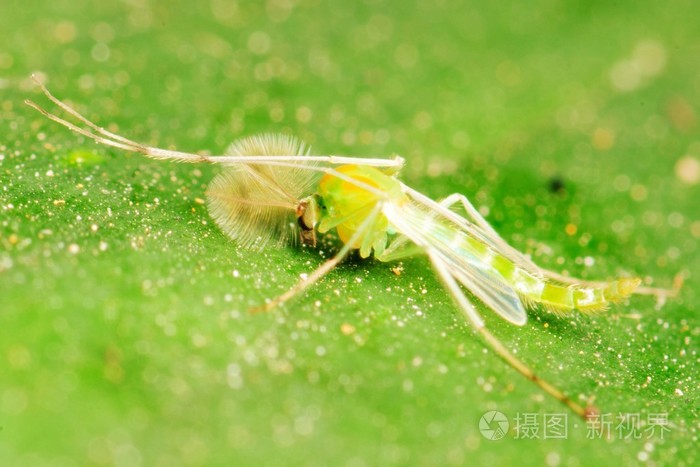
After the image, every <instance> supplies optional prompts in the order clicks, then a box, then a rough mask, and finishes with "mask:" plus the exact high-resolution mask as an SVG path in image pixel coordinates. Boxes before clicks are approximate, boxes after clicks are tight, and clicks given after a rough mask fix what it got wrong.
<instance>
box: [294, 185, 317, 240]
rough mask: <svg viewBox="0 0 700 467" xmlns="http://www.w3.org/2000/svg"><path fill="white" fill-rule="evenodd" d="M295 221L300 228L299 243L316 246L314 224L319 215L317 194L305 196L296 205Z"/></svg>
mask: <svg viewBox="0 0 700 467" xmlns="http://www.w3.org/2000/svg"><path fill="white" fill-rule="evenodd" d="M296 216H297V223H298V224H299V227H300V228H301V243H302V244H304V245H311V246H316V224H318V220H319V218H320V217H321V208H320V206H319V200H318V199H317V195H312V196H307V197H306V198H303V199H302V200H300V201H299V204H297V207H296Z"/></svg>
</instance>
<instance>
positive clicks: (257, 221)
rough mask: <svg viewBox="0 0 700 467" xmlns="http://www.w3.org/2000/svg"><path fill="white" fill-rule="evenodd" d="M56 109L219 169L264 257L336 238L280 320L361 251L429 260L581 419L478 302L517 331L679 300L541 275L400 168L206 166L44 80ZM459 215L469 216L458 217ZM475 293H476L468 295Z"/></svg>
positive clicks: (219, 217) (508, 357)
mask: <svg viewBox="0 0 700 467" xmlns="http://www.w3.org/2000/svg"><path fill="white" fill-rule="evenodd" d="M34 80H35V81H36V83H37V84H38V86H39V87H40V88H41V90H42V91H43V93H44V94H45V95H46V97H48V99H49V100H50V101H51V102H53V103H54V104H55V105H56V106H58V107H59V108H60V109H62V110H63V111H64V112H66V113H67V114H68V115H70V116H72V117H73V118H74V119H75V120H76V121H78V122H80V125H77V124H74V123H71V122H69V121H67V120H65V119H63V118H61V117H59V116H57V115H55V114H52V113H50V112H48V111H47V110H44V109H43V108H41V107H40V106H39V105H37V104H35V103H34V102H32V101H29V100H28V101H26V103H27V104H28V105H30V106H31V107H33V108H34V109H36V110H38V111H39V112H41V113H42V114H43V115H44V116H46V117H48V118H49V119H51V120H53V121H55V122H57V123H59V124H61V125H63V126H65V127H67V128H69V129H70V130H72V131H74V132H75V133H78V134H80V135H83V136H85V137H87V138H90V139H93V140H95V141H96V142H98V143H102V144H106V145H108V146H112V147H115V148H119V149H123V150H126V151H133V152H137V153H141V154H144V155H145V156H148V157H150V158H153V159H162V160H169V161H175V162H190V163H209V164H219V165H221V166H222V168H223V170H222V171H221V172H220V173H219V175H217V176H216V178H214V179H213V180H212V182H211V183H210V185H209V187H208V189H207V202H208V209H209V212H210V215H211V217H212V218H214V219H215V220H216V222H217V224H218V225H219V227H220V228H221V230H223V231H224V232H225V233H226V234H228V235H229V236H230V237H231V238H233V239H234V240H235V241H236V242H238V244H239V245H240V246H241V247H243V248H249V249H255V250H262V249H264V248H268V247H270V246H281V245H284V244H288V243H294V242H297V243H298V242H301V243H303V244H307V245H315V244H316V232H319V233H326V232H329V231H331V230H333V229H335V231H336V232H337V235H338V237H339V238H340V240H341V241H342V243H343V246H342V247H341V248H340V249H339V251H338V252H337V253H336V254H335V256H333V257H332V258H331V259H329V260H327V261H326V262H325V263H323V264H322V265H321V266H320V267H318V269H316V270H315V271H313V272H312V273H311V274H309V275H308V276H306V277H305V278H304V279H303V280H301V281H300V282H298V283H297V284H296V285H294V286H293V287H292V288H290V289H289V290H288V291H287V292H285V293H283V294H282V295H280V296H278V297H277V298H275V299H272V300H269V301H268V302H267V303H266V304H265V305H264V306H262V307H261V310H270V309H272V308H274V307H276V306H278V305H280V304H281V303H283V302H286V301H287V300H289V299H291V298H292V297H294V296H296V295H297V294H299V293H301V292H302V291H304V290H305V289H307V288H308V287H309V286H311V285H312V284H314V283H315V282H317V281H318V280H319V279H321V278H322V277H323V276H324V275H326V274H327V273H328V272H329V271H331V270H332V269H333V268H334V267H335V266H336V265H338V263H340V262H341V261H342V260H343V259H344V258H345V257H346V256H347V255H348V254H349V253H350V252H351V251H353V250H359V254H360V256H361V257H362V258H367V257H369V256H370V255H372V254H373V255H374V257H375V258H376V259H377V260H379V261H383V262H386V261H395V260H400V259H402V258H407V257H409V256H414V255H424V256H426V257H427V258H428V260H429V261H430V263H431V264H432V267H433V269H434V270H435V272H436V274H437V276H438V278H439V279H440V281H441V282H442V283H443V285H444V286H445V288H446V289H447V291H448V292H449V293H450V295H451V296H452V298H453V300H454V302H455V303H456V305H457V306H458V308H459V310H460V311H461V312H462V313H463V314H464V316H465V317H466V319H467V320H468V321H469V323H471V325H472V326H473V327H474V329H476V330H477V331H478V332H479V334H480V335H481V336H482V338H483V340H484V341H485V343H486V344H487V345H488V346H490V347H491V348H492V349H493V351H494V352H495V353H496V354H497V355H498V356H499V357H501V358H502V359H503V360H504V361H505V362H506V363H508V364H509V365H510V366H511V367H513V368H514V369H515V370H516V371H518V372H519V373H520V374H522V375H523V376H524V377H525V378H527V379H529V380H531V381H533V382H534V383H535V384H536V385H537V386H539V387H540V388H541V389H542V390H543V391H545V392H546V393H547V394H549V395H551V396H553V397H554V398H555V399H557V400H559V401H560V402H562V403H563V404H565V405H566V406H568V407H569V408H570V409H571V410H573V411H574V412H575V413H576V414H578V415H579V416H581V417H583V418H586V417H590V416H591V415H592V414H594V413H595V409H594V408H593V407H586V408H584V407H583V406H582V405H580V404H579V403H577V402H576V401H574V400H572V399H571V398H569V397H568V396H567V395H566V394H565V393H564V392H562V391H561V390H560V389H558V388H557V387H556V386H554V385H553V384H550V383H549V382H547V381H545V380H543V379H542V378H540V377H538V376H537V375H536V374H535V373H534V372H533V370H532V369H530V368H529V367H528V366H527V365H526V364H525V363H523V362H522V361H521V360H520V359H518V358H516V357H515V356H514V355H513V354H512V353H511V352H510V351H509V350H508V349H507V348H506V347H505V346H504V345H503V343H501V341H500V340H499V339H498V338H497V337H495V336H494V335H493V334H491V332H489V330H488V329H487V328H486V326H485V323H484V321H483V319H482V318H481V316H480V315H479V312H478V311H477V309H476V307H475V306H474V304H473V298H476V299H478V300H479V301H480V302H481V303H483V304H484V305H485V306H486V307H488V308H489V309H491V310H492V311H494V312H495V313H497V314H498V315H499V316H501V317H502V318H504V319H505V320H507V321H509V322H510V323H513V324H515V325H518V326H522V325H524V324H525V322H526V321H527V313H526V309H527V308H532V307H534V306H537V305H540V306H542V307H544V308H545V309H547V310H549V311H552V312H555V313H565V312H570V311H573V310H579V311H581V312H583V313H589V312H598V311H602V310H605V309H606V308H607V307H608V306H609V305H610V304H611V303H615V302H619V301H622V300H625V299H627V298H628V297H629V296H630V295H632V294H633V293H637V294H646V295H654V296H657V297H658V299H659V300H665V298H666V297H668V296H672V295H673V294H674V293H675V291H674V290H664V289H656V288H651V287H640V284H641V281H640V279H637V278H620V279H615V280H611V281H601V282H591V281H585V280H580V279H576V278H571V277H566V276H562V275H560V274H557V273H555V272H552V271H548V270H546V269H542V268H540V267H538V266H537V265H535V264H534V263H533V262H532V261H531V260H530V259H529V258H528V257H527V256H525V255H524V254H522V253H520V252H519V251H517V250H516V249H514V248H513V247H511V246H510V245H508V243H506V242H505V241H504V240H503V239H502V238H501V237H500V236H499V235H498V234H497V233H496V232H495V231H494V229H493V228H492V227H491V225H489V223H488V222H487V221H486V220H485V219H484V218H483V217H482V215H481V214H480V213H479V211H478V210H477V209H476V208H475V207H474V206H473V205H472V203H471V202H470V201H469V200H468V199H467V198H466V197H465V196H464V195H461V194H457V193H455V194H452V195H450V196H448V197H447V198H445V199H443V200H442V201H439V202H438V201H433V200H432V199H430V198H428V197H426V196H424V195H422V194H421V193H419V192H418V191H416V190H414V189H412V188H410V187H408V186H406V185H405V184H403V183H402V182H401V181H400V180H399V179H398V178H397V175H398V173H399V171H400V169H401V168H402V166H403V165H404V159H402V158H401V157H398V156H396V157H393V158H377V159H364V158H355V157H343V156H314V155H311V154H310V149H309V148H308V147H306V146H305V145H304V144H303V143H301V142H300V141H298V140H297V139H295V138H293V137H291V136H284V135H278V134H266V135H259V136H252V137H248V138H244V139H241V140H238V141H236V142H234V143H233V144H231V146H230V147H229V148H228V150H227V151H226V155H224V156H205V155H199V154H193V153H187V152H179V151H172V150H166V149H159V148H155V147H150V146H146V145H143V144H140V143H137V142H135V141H132V140H129V139H127V138H124V137H122V136H119V135H116V134H114V133H112V132H109V131H107V130H105V129H104V128H101V127H99V126H98V125H96V124H94V123H93V122H91V121H90V120H88V119H87V118H85V117H84V116H82V115H81V114H80V113H78V112H77V111H76V110H74V109H73V108H71V107H70V106H68V105H67V104H65V103H64V102H62V101H60V100H59V99H57V98H56V97H54V96H53V95H52V94H51V93H50V92H49V91H48V89H47V88H46V87H45V86H44V85H43V84H42V83H41V82H40V81H39V80H38V79H36V78H34ZM455 206H456V207H459V206H461V208H462V209H463V211H464V215H460V214H458V213H457V212H456V211H455V210H454V209H452V208H453V207H455ZM465 292H468V294H467V293H465Z"/></svg>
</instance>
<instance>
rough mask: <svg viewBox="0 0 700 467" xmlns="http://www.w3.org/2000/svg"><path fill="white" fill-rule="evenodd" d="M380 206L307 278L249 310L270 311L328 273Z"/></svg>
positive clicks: (377, 212)
mask: <svg viewBox="0 0 700 467" xmlns="http://www.w3.org/2000/svg"><path fill="white" fill-rule="evenodd" d="M381 208H382V205H381V203H380V204H377V205H376V206H375V208H374V209H373V210H372V212H371V213H370V214H369V215H368V216H367V218H366V219H365V220H364V221H363V222H362V224H360V227H359V228H358V229H357V230H356V231H355V233H354V234H353V235H352V237H350V239H349V240H348V242H347V243H346V244H345V245H343V247H342V248H341V249H340V251H338V253H336V255H335V256H334V257H333V258H331V259H329V260H328V261H326V262H325V263H323V264H322V265H321V266H320V267H319V268H318V269H316V270H315V271H314V272H312V273H311V274H309V276H308V277H307V278H305V279H304V280H302V281H301V282H298V283H297V284H296V285H295V286H293V287H292V288H291V289H289V290H288V291H286V292H285V293H283V294H282V295H279V296H278V297H276V298H274V299H272V300H270V301H269V302H267V303H266V304H265V305H262V306H260V307H256V308H253V309H252V310H251V311H252V312H256V313H257V312H263V311H270V310H272V309H273V308H275V307H277V306H279V305H281V304H282V303H284V302H286V301H287V300H289V299H291V298H293V297H294V296H295V295H297V294H299V293H301V292H303V291H304V290H306V289H308V288H309V287H310V286H311V285H313V284H314V283H316V282H317V281H318V280H319V279H321V278H322V277H323V276H325V275H326V274H328V272H330V271H331V270H332V269H333V268H334V267H336V266H337V265H338V263H340V262H341V261H342V260H343V258H345V257H346V256H347V254H348V253H349V252H350V251H351V250H352V249H353V245H355V244H356V243H357V241H358V240H359V239H361V238H362V236H363V235H365V234H366V233H368V232H369V231H370V230H371V228H372V226H373V225H374V222H375V221H376V220H377V216H378V215H379V213H380V211H381Z"/></svg>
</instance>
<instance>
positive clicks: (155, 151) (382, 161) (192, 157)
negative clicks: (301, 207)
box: [25, 75, 404, 171]
mask: <svg viewBox="0 0 700 467" xmlns="http://www.w3.org/2000/svg"><path fill="white" fill-rule="evenodd" d="M32 79H33V80H34V82H35V83H36V84H37V85H38V86H39V88H40V89H41V91H42V92H43V93H44V94H45V95H46V97H47V98H48V99H49V100H50V101H51V102H53V103H54V104H55V105H56V106H58V107H59V108H60V109H62V110H63V111H65V112H66V113H68V114H70V115H72V116H73V117H74V118H76V119H77V120H79V121H80V122H82V123H83V124H84V125H86V126H88V127H89V128H91V129H92V130H93V131H94V133H93V132H92V131H88V130H86V129H84V128H80V127H78V126H76V125H74V124H72V123H70V122H68V121H66V120H64V119H62V118H60V117H58V116H57V115H54V114H52V113H51V112H49V111H47V110H45V109H43V108H42V107H40V106H39V105H37V104H36V103H34V102H32V101H31V100H25V103H26V104H27V105H29V106H30V107H32V108H34V109H35V110H37V111H38V112H40V113H41V114H43V115H44V116H45V117H47V118H49V119H51V120H53V121H55V122H56V123H59V124H61V125H63V126H65V127H66V128H68V129H70V130H71V131H74V132H76V133H79V134H81V135H83V136H86V137H88V138H90V139H93V140H95V141H97V142H99V143H102V144H106V145H108V146H112V147H116V148H119V149H124V150H127V151H133V152H139V153H142V154H144V155H146V156H148V157H152V158H155V159H171V160H176V161H179V162H209V163H217V164H241V163H244V162H246V163H251V164H252V163H273V162H277V163H284V162H286V163H289V162H292V163H293V162H307V163H309V162H321V163H327V164H331V165H340V164H364V165H370V166H373V167H384V168H387V169H391V170H392V171H398V170H399V169H400V168H401V167H402V166H403V164H404V160H403V159H402V158H401V157H398V156H396V157H393V158H391V159H387V158H368V159H363V158H357V157H344V156H311V155H303V156H302V155H298V154H297V155H279V156H214V157H208V156H203V155H200V154H193V153H187V152H180V151H172V150H168V149H160V148H155V147H151V146H147V145H145V144H141V143H138V142H136V141H133V140H130V139H128V138H125V137H123V136H120V135H117V134H115V133H112V132H110V131H107V130H105V129H104V128H102V127H100V126H99V125H97V124H95V123H93V122H92V121H90V120H89V119H87V118H86V117H85V116H83V115H82V114H80V113H79V112H78V111H77V110H75V109H74V108H72V107H71V106H69V105H68V104H66V103H65V102H63V101H61V100H60V99H58V98H56V97H55V96H54V95H53V94H51V92H50V91H49V90H48V89H47V88H46V86H44V84H43V83H42V82H41V81H39V79H38V78H37V77H36V76H34V75H32ZM295 167H297V166H295Z"/></svg>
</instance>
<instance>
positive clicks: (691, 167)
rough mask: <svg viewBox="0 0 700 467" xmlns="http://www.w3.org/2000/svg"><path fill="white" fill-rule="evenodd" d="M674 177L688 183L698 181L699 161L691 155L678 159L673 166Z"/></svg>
mask: <svg viewBox="0 0 700 467" xmlns="http://www.w3.org/2000/svg"><path fill="white" fill-rule="evenodd" d="M674 172H675V173H676V178H678V180H680V181H681V182H683V183H685V184H688V185H697V184H698V183H700V161H699V160H698V159H696V158H694V157H692V156H685V157H681V158H680V159H678V162H676V166H675V167H674Z"/></svg>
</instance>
